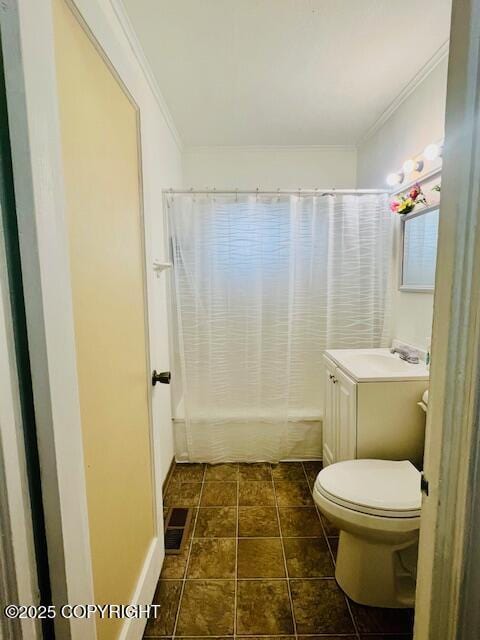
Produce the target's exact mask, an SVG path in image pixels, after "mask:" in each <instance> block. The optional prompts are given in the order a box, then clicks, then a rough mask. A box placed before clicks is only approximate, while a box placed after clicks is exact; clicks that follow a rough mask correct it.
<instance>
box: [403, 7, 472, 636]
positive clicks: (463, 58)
mask: <svg viewBox="0 0 480 640" xmlns="http://www.w3.org/2000/svg"><path fill="white" fill-rule="evenodd" d="M479 95H480V0H454V1H453V12H452V27H451V40H450V56H449V70H448V84H447V109H446V131H445V152H444V162H443V179H442V201H441V205H440V225H439V241H438V257H437V272H436V282H435V298H434V313H433V317H434V321H433V336H432V338H433V340H432V365H431V377H430V397H429V410H428V416H427V429H426V444H425V464H424V473H425V478H426V480H427V482H428V495H424V497H423V505H422V527H421V530H420V550H419V565H418V583H417V598H416V604H417V607H416V617H415V636H414V637H415V639H416V640H454V639H455V640H473V639H474V638H477V637H478V629H479V628H480V611H479V608H478V593H479V592H480V557H479V554H478V550H476V549H475V546H474V540H475V537H476V536H478V527H479V526H480V484H479V474H480V462H479V460H480V425H479V415H478V410H479V405H480V383H479V373H480V370H479V364H480V336H479V329H480V231H479V230H480V189H479V185H480V128H479V122H480V111H479V100H478V96H479ZM477 547H478V544H477Z"/></svg>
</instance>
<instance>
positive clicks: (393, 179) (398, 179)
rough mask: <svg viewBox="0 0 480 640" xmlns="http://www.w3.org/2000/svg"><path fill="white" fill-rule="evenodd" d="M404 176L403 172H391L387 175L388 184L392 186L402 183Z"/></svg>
mask: <svg viewBox="0 0 480 640" xmlns="http://www.w3.org/2000/svg"><path fill="white" fill-rule="evenodd" d="M404 177H405V176H404V174H403V173H389V174H388V176H387V184H388V185H389V186H390V187H394V186H395V185H396V184H402V182H403V178H404Z"/></svg>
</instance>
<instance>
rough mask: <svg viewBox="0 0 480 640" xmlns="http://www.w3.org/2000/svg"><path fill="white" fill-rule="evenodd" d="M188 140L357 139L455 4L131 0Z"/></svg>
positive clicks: (418, 65) (433, 48)
mask: <svg viewBox="0 0 480 640" xmlns="http://www.w3.org/2000/svg"><path fill="white" fill-rule="evenodd" d="M123 4H124V6H125V9H126V10H127V14H128V16H129V17H130V20H131V22H132V24H133V27H134V29H135V31H136V34H137V36H138V39H139V41H140V44H141V46H142V48H143V51H144V53H145V55H146V58H147V60H148V62H149V64H150V67H151V69H152V71H153V73H154V76H155V77H156V80H157V82H158V85H159V88H160V91H161V92H162V94H163V97H164V98H165V101H166V103H167V105H168V108H169V110H170V112H171V115H172V116H173V120H174V122H175V124H176V127H177V129H178V130H179V133H180V136H181V138H182V141H183V143H184V144H185V146H187V147H189V146H194V145H242V146H244V145H261V146H263V145H324V144H355V143H357V142H358V140H359V139H360V138H361V137H362V135H364V134H365V132H366V131H367V130H368V129H369V128H370V127H371V126H372V125H373V124H374V122H375V121H376V120H377V119H378V118H379V117H380V116H381V114H382V113H383V112H384V111H385V109H387V108H388V107H389V105H390V104H391V103H392V101H394V100H395V98H396V97H397V96H398V94H399V93H400V92H401V91H402V90H403V89H404V88H405V87H406V86H407V85H408V83H409V82H410V81H411V80H412V78H413V77H414V76H415V75H416V74H417V73H419V72H420V70H421V69H422V68H423V67H424V65H425V64H427V63H428V61H429V60H430V59H431V58H432V56H434V55H435V54H436V52H437V51H438V50H439V48H440V47H441V46H442V44H444V43H445V41H446V40H447V39H448V34H449V24H450V5H451V0H123Z"/></svg>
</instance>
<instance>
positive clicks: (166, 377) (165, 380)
mask: <svg viewBox="0 0 480 640" xmlns="http://www.w3.org/2000/svg"><path fill="white" fill-rule="evenodd" d="M171 378H172V374H171V373H170V371H162V372H161V373H157V370H156V369H154V370H153V373H152V385H153V386H155V385H156V384H157V382H161V383H162V384H170V380H171Z"/></svg>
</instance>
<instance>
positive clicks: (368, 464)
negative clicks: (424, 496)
mask: <svg viewBox="0 0 480 640" xmlns="http://www.w3.org/2000/svg"><path fill="white" fill-rule="evenodd" d="M313 496H314V499H315V502H316V504H317V505H318V508H319V509H320V511H321V512H322V513H323V514H325V516H326V517H327V518H328V519H329V520H330V521H331V522H332V523H333V524H334V525H335V526H337V527H338V529H340V540H339V547H338V553H337V562H336V571H335V577H336V579H337V582H338V584H339V585H340V587H341V588H342V589H343V591H344V592H345V593H346V594H347V595H348V596H349V597H350V598H351V599H352V600H354V601H355V602H358V603H360V604H364V605H370V606H375V607H412V606H413V604H414V599H415V583H416V565H417V552H418V537H419V530H420V509H421V489H420V472H419V471H418V470H417V469H416V468H415V467H414V466H413V465H412V464H411V463H410V462H408V461H401V462H395V461H390V460H348V461H345V462H337V463H334V464H332V465H330V466H328V467H326V468H325V469H323V470H322V471H321V472H320V473H319V474H318V477H317V479H316V482H315V487H314V491H313Z"/></svg>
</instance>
